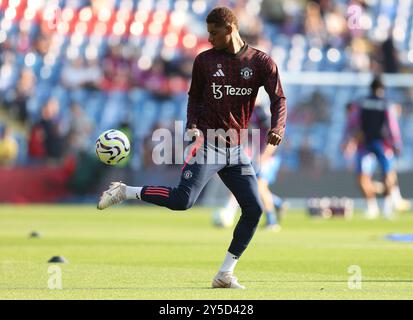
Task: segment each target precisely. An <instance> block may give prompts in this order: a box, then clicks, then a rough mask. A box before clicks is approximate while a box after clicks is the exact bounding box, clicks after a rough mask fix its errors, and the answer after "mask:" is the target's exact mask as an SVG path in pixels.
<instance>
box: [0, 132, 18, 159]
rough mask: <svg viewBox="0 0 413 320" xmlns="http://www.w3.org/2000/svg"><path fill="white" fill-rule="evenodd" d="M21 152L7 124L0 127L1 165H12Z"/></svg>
mask: <svg viewBox="0 0 413 320" xmlns="http://www.w3.org/2000/svg"><path fill="white" fill-rule="evenodd" d="M18 152H19V145H18V143H17V141H16V139H15V138H14V137H13V135H12V131H11V128H10V127H9V126H7V125H5V126H3V128H0V165H1V166H4V165H12V164H13V163H14V162H15V161H16V159H17V155H18Z"/></svg>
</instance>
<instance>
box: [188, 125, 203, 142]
mask: <svg viewBox="0 0 413 320" xmlns="http://www.w3.org/2000/svg"><path fill="white" fill-rule="evenodd" d="M186 133H187V135H188V136H190V137H195V139H196V138H198V137H200V136H201V131H200V130H199V129H197V128H196V125H195V124H193V125H191V128H190V129H188V130H186Z"/></svg>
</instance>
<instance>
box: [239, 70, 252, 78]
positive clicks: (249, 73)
mask: <svg viewBox="0 0 413 320" xmlns="http://www.w3.org/2000/svg"><path fill="white" fill-rule="evenodd" d="M241 76H242V77H243V78H244V79H245V80H248V79H249V78H251V77H252V69H250V68H248V67H245V68H242V69H241Z"/></svg>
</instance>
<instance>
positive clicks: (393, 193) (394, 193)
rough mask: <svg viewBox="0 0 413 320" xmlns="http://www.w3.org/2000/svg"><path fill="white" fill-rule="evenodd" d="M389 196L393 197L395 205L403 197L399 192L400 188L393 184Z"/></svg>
mask: <svg viewBox="0 0 413 320" xmlns="http://www.w3.org/2000/svg"><path fill="white" fill-rule="evenodd" d="M391 197H392V199H393V204H394V205H397V204H398V203H399V202H400V201H401V200H402V199H403V198H402V195H401V194H400V188H399V186H394V187H393V188H392V191H391Z"/></svg>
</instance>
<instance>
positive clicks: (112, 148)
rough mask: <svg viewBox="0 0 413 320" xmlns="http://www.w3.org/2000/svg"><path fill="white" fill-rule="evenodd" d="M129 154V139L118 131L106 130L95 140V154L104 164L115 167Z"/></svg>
mask: <svg viewBox="0 0 413 320" xmlns="http://www.w3.org/2000/svg"><path fill="white" fill-rule="evenodd" d="M129 152H130V142H129V139H128V137H127V136H126V135H125V134H124V133H123V132H121V131H119V130H114V129H110V130H107V131H105V132H103V133H102V134H101V135H100V136H99V138H98V139H97V140H96V154H97V156H98V158H99V160H100V161H102V162H103V163H105V164H108V165H112V166H113V165H116V164H118V163H119V162H121V161H122V160H124V159H126V158H127V156H128V155H129Z"/></svg>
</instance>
